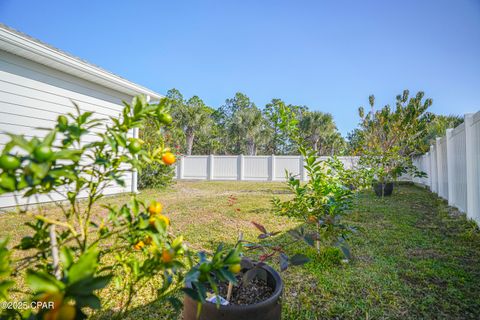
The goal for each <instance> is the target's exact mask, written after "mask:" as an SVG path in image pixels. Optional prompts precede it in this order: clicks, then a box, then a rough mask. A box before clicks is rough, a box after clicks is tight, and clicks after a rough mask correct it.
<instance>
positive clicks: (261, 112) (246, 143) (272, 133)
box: [166, 89, 345, 155]
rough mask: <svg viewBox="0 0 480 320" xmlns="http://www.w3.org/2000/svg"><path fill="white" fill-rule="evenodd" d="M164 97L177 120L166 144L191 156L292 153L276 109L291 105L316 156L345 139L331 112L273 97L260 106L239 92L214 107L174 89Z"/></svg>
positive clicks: (333, 150) (339, 147)
mask: <svg viewBox="0 0 480 320" xmlns="http://www.w3.org/2000/svg"><path fill="white" fill-rule="evenodd" d="M167 98H169V99H170V101H171V102H172V114H173V118H174V119H175V121H174V123H173V125H172V126H170V127H168V129H167V131H168V133H167V135H166V136H167V140H166V142H167V143H168V144H170V145H175V146H178V150H179V151H180V152H183V153H185V154H187V155H189V154H248V155H255V154H292V153H296V148H295V145H294V142H293V141H291V140H290V139H289V137H288V135H286V134H285V133H284V132H282V130H281V129H280V121H281V119H280V111H279V110H280V108H289V109H291V110H292V111H293V112H294V114H295V117H296V118H297V119H298V120H301V122H299V124H298V125H299V126H300V129H301V133H302V137H304V139H306V141H308V142H309V144H310V145H311V146H312V147H313V146H314V147H315V148H316V149H317V150H318V153H319V154H320V155H333V154H341V153H343V152H344V150H345V141H344V139H343V138H342V136H341V135H340V133H339V132H338V130H337V128H336V126H335V123H334V121H333V118H332V116H331V115H330V114H324V113H321V112H318V111H315V112H310V111H308V108H307V107H306V106H297V105H290V104H289V105H287V104H285V102H283V101H282V100H280V99H272V100H271V102H270V103H268V104H266V105H265V107H264V108H261V107H259V106H257V105H256V104H255V103H254V102H253V101H252V100H251V99H250V98H249V97H248V96H247V95H245V94H244V93H241V92H237V93H236V94H235V96H234V97H232V98H229V99H226V100H225V103H224V105H222V106H220V107H219V108H217V109H214V108H212V107H209V106H207V105H205V103H204V102H203V101H202V99H200V98H199V97H198V96H193V97H191V98H190V99H188V100H187V99H185V98H184V97H183V95H182V94H181V93H180V91H178V90H177V89H171V90H169V91H168V93H167Z"/></svg>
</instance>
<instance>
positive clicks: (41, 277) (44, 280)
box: [26, 269, 65, 292]
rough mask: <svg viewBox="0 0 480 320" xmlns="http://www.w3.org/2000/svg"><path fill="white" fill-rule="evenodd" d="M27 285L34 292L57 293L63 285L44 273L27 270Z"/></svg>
mask: <svg viewBox="0 0 480 320" xmlns="http://www.w3.org/2000/svg"><path fill="white" fill-rule="evenodd" d="M26 280H27V284H28V285H29V286H30V288H32V290H33V291H34V292H58V291H60V290H63V289H64V288H65V285H64V284H63V283H62V282H60V281H58V280H57V279H55V277H54V276H52V275H50V274H48V273H46V272H44V271H34V270H31V269H29V270H27V278H26Z"/></svg>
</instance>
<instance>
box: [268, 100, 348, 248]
mask: <svg viewBox="0 0 480 320" xmlns="http://www.w3.org/2000/svg"><path fill="white" fill-rule="evenodd" d="M281 118H282V123H281V127H282V130H284V131H285V132H288V134H289V136H290V138H291V140H292V141H295V142H296V143H297V145H298V151H299V152H300V154H301V155H302V156H303V158H304V160H305V163H306V164H305V169H306V171H307V175H308V177H309V180H308V181H307V182H306V183H302V182H301V181H300V179H298V178H297V177H295V176H293V175H291V174H290V173H288V172H287V186H288V188H289V189H290V190H291V192H292V193H293V195H294V197H293V198H292V199H291V200H288V201H284V202H282V201H280V200H279V199H278V198H274V199H273V200H272V202H273V205H274V208H275V211H276V213H277V214H279V215H285V216H289V217H293V218H296V219H298V220H300V221H303V222H305V223H306V225H307V229H308V230H307V231H304V230H303V228H302V229H301V230H300V231H298V230H294V231H292V232H291V235H292V236H294V237H295V238H297V239H303V240H304V241H305V242H306V243H307V244H309V245H315V246H316V248H317V250H318V251H320V249H321V245H324V246H331V245H336V246H339V247H340V248H341V249H342V251H343V252H344V254H345V256H347V257H349V256H350V251H349V249H348V247H347V245H346V242H345V239H346V238H347V236H348V234H349V233H350V232H351V231H353V230H354V229H353V228H351V227H349V226H346V225H344V224H343V223H342V222H341V217H342V215H343V213H344V212H345V211H347V210H348V209H350V206H351V203H352V196H353V191H352V188H350V184H352V183H353V181H351V179H350V178H351V177H352V174H348V173H347V170H346V169H345V168H344V166H343V164H342V163H341V162H340V161H339V160H338V159H336V158H332V159H330V160H328V161H320V160H319V158H318V156H317V153H316V152H315V151H314V150H312V149H311V148H309V147H306V146H305V145H304V143H303V141H302V139H301V138H300V136H299V134H298V121H297V120H296V119H295V116H294V114H292V113H291V112H290V111H289V109H287V108H284V109H282V110H281ZM347 177H348V178H349V180H347ZM309 230H310V231H311V230H313V232H310V231H309Z"/></svg>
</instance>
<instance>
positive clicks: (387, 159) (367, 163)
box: [357, 90, 432, 197]
mask: <svg viewBox="0 0 480 320" xmlns="http://www.w3.org/2000/svg"><path fill="white" fill-rule="evenodd" d="M423 97H424V93H423V92H418V93H417V94H416V95H415V97H411V98H409V91H408V90H404V91H403V93H402V94H401V95H397V97H396V108H395V110H392V109H391V108H390V106H389V105H386V106H384V107H383V108H382V109H380V110H378V111H375V109H374V106H375V97H374V96H373V95H371V96H370V97H369V103H370V106H371V112H368V113H365V110H364V109H363V107H360V108H359V115H360V118H361V122H360V130H357V139H358V140H359V141H360V143H359V145H360V148H359V150H357V152H358V153H359V154H360V156H361V164H362V165H363V166H364V167H365V168H366V169H367V170H370V171H371V172H372V181H373V184H372V185H373V188H374V190H375V193H376V194H377V196H381V197H383V196H389V195H391V194H392V192H393V183H394V182H395V181H397V179H398V178H399V177H400V176H401V175H402V174H406V173H408V174H410V175H411V176H424V175H425V173H423V172H420V171H419V170H417V168H416V167H415V166H414V165H413V163H412V157H413V156H414V155H416V154H419V153H423V152H424V151H425V150H421V148H422V147H423V144H421V143H419V141H421V140H423V139H424V137H425V136H426V135H427V124H428V123H429V122H430V121H431V119H432V114H430V113H429V112H427V109H428V108H429V107H430V106H431V105H432V100H431V99H425V101H423Z"/></svg>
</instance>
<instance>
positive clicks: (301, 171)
mask: <svg viewBox="0 0 480 320" xmlns="http://www.w3.org/2000/svg"><path fill="white" fill-rule="evenodd" d="M303 162H304V159H303V155H300V168H299V169H300V170H299V172H300V181H306V179H305V169H304V168H303Z"/></svg>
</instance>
